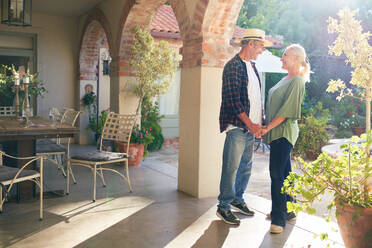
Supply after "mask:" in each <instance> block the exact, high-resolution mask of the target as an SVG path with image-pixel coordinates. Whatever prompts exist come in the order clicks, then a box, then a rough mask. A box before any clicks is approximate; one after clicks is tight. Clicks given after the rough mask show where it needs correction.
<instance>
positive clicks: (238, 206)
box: [231, 202, 254, 216]
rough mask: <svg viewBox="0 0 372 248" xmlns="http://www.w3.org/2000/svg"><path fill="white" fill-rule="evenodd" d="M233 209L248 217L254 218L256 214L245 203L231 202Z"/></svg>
mask: <svg viewBox="0 0 372 248" xmlns="http://www.w3.org/2000/svg"><path fill="white" fill-rule="evenodd" d="M231 207H232V209H234V210H236V211H239V212H240V213H242V214H245V215H248V216H253V215H254V212H253V211H251V210H249V208H248V207H247V204H245V202H239V203H238V202H231Z"/></svg>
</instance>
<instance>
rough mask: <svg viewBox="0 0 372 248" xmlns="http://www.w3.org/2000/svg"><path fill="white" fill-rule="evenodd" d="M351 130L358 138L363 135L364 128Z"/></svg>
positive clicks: (352, 128)
mask: <svg viewBox="0 0 372 248" xmlns="http://www.w3.org/2000/svg"><path fill="white" fill-rule="evenodd" d="M351 130H352V131H353V134H354V135H357V136H359V137H360V135H361V134H363V133H365V130H366V128H365V127H351Z"/></svg>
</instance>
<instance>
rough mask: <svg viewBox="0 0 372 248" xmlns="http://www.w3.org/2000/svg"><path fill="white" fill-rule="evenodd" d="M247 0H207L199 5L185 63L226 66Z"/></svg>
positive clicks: (195, 12) (189, 34) (185, 51)
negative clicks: (232, 39)
mask: <svg viewBox="0 0 372 248" xmlns="http://www.w3.org/2000/svg"><path fill="white" fill-rule="evenodd" d="M243 2H244V0H205V1H199V2H198V3H197V5H196V7H195V11H194V15H193V18H192V20H193V23H192V25H191V26H190V30H189V32H188V34H187V36H186V39H185V40H184V47H183V52H182V55H183V67H195V66H209V67H223V65H224V64H225V62H226V61H227V60H228V59H229V58H230V57H231V55H232V53H233V52H234V51H233V48H232V47H231V46H230V39H231V38H232V36H233V33H234V27H235V23H236V19H237V17H238V15H239V12H240V9H241V6H242V4H243Z"/></svg>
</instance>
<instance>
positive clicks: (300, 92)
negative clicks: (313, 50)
mask: <svg viewBox="0 0 372 248" xmlns="http://www.w3.org/2000/svg"><path fill="white" fill-rule="evenodd" d="M281 61H282V64H283V65H282V68H283V69H285V70H287V71H288V75H287V76H285V77H284V78H282V79H281V80H280V81H279V82H278V83H277V84H276V85H275V86H274V87H272V88H271V89H270V91H269V94H268V101H267V108H266V110H267V114H266V116H267V123H269V124H268V125H267V126H266V127H265V128H264V129H263V130H262V134H266V135H265V141H266V142H267V144H270V166H269V167H270V178H271V200H272V207H271V213H270V215H269V216H268V218H271V226H270V232H271V233H281V232H282V231H283V228H284V227H285V224H286V220H294V219H295V218H296V215H295V214H294V213H287V201H292V199H291V197H290V196H288V195H285V194H282V193H281V188H282V186H283V182H284V180H285V178H286V177H287V176H288V175H289V173H290V172H291V151H292V148H293V146H294V145H295V143H296V140H297V137H298V133H299V129H298V125H297V120H298V119H299V118H301V103H302V100H303V96H304V92H305V82H306V81H309V76H310V64H309V63H308V62H307V59H306V52H305V49H304V48H303V47H302V46H300V45H298V44H293V45H290V46H289V47H287V48H286V49H285V51H284V53H283V56H282V59H281Z"/></svg>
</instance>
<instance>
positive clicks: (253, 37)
mask: <svg viewBox="0 0 372 248" xmlns="http://www.w3.org/2000/svg"><path fill="white" fill-rule="evenodd" d="M243 39H261V40H263V39H264V38H262V36H245V37H243Z"/></svg>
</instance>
